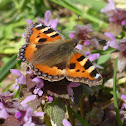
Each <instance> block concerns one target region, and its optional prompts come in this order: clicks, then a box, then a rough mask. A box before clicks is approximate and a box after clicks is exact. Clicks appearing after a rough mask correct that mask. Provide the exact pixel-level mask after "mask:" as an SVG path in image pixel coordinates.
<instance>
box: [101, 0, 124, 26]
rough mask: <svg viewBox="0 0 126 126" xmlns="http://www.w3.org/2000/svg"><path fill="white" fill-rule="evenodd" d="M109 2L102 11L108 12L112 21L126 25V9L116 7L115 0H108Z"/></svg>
mask: <svg viewBox="0 0 126 126" xmlns="http://www.w3.org/2000/svg"><path fill="white" fill-rule="evenodd" d="M108 2H109V3H108V4H107V5H106V6H105V8H103V9H102V10H101V12H102V13H105V14H107V16H108V17H109V21H110V22H111V23H116V24H120V25H122V26H125V25H126V10H123V9H121V8H116V6H115V3H114V1H113V0H108Z"/></svg>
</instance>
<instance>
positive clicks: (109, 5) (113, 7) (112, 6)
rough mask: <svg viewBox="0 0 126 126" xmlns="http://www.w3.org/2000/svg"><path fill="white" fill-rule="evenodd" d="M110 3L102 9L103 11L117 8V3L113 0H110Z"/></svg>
mask: <svg viewBox="0 0 126 126" xmlns="http://www.w3.org/2000/svg"><path fill="white" fill-rule="evenodd" d="M108 2H109V3H108V4H107V5H106V6H105V7H104V8H103V9H102V10H101V12H102V13H106V12H108V11H111V10H114V9H116V6H115V3H114V1H113V0H108Z"/></svg>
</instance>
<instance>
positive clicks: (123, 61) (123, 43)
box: [103, 32, 126, 72]
mask: <svg viewBox="0 0 126 126" xmlns="http://www.w3.org/2000/svg"><path fill="white" fill-rule="evenodd" d="M105 35H106V36H107V37H109V38H110V39H111V40H109V41H108V42H107V43H106V46H104V48H103V50H107V49H108V47H112V48H115V49H116V50H118V51H119V57H118V70H119V72H122V71H123V69H124V68H125V66H126V39H121V40H119V42H118V43H119V44H118V43H117V41H116V38H115V37H114V35H113V34H111V33H109V32H106V33H105Z"/></svg>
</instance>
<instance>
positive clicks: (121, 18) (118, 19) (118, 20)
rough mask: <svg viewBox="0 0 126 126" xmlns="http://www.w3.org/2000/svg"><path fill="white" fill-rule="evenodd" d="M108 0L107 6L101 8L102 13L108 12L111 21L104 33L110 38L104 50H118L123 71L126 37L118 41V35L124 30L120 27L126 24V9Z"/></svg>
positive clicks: (119, 67)
mask: <svg viewBox="0 0 126 126" xmlns="http://www.w3.org/2000/svg"><path fill="white" fill-rule="evenodd" d="M108 2H109V3H108V4H107V5H106V6H105V8H103V9H102V10H101V12H102V13H105V14H107V16H108V17H109V21H110V23H111V24H110V25H109V30H108V32H105V33H104V34H105V35H106V36H107V37H108V38H109V41H108V42H107V43H106V45H105V46H104V48H103V50H104V51H105V50H107V49H108V47H111V48H115V49H116V50H118V52H119V56H118V70H119V72H122V71H123V70H124V69H125V66H126V39H124V38H123V39H120V40H118V41H117V40H116V36H117V35H119V34H120V33H121V32H122V28H121V30H120V27H124V26H125V25H126V10H123V9H120V8H116V6H115V3H114V1H113V0H108ZM111 26H112V27H111ZM110 28H111V30H110ZM113 29H114V30H113Z"/></svg>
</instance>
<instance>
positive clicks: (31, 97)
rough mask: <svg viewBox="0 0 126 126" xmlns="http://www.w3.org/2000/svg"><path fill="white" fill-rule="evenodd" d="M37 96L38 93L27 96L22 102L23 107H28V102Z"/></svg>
mask: <svg viewBox="0 0 126 126" xmlns="http://www.w3.org/2000/svg"><path fill="white" fill-rule="evenodd" d="M35 98H36V95H30V96H27V97H26V98H25V99H24V100H23V101H22V102H21V105H22V106H23V107H26V108H27V107H28V105H27V103H28V102H30V101H32V100H34V99H35Z"/></svg>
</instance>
